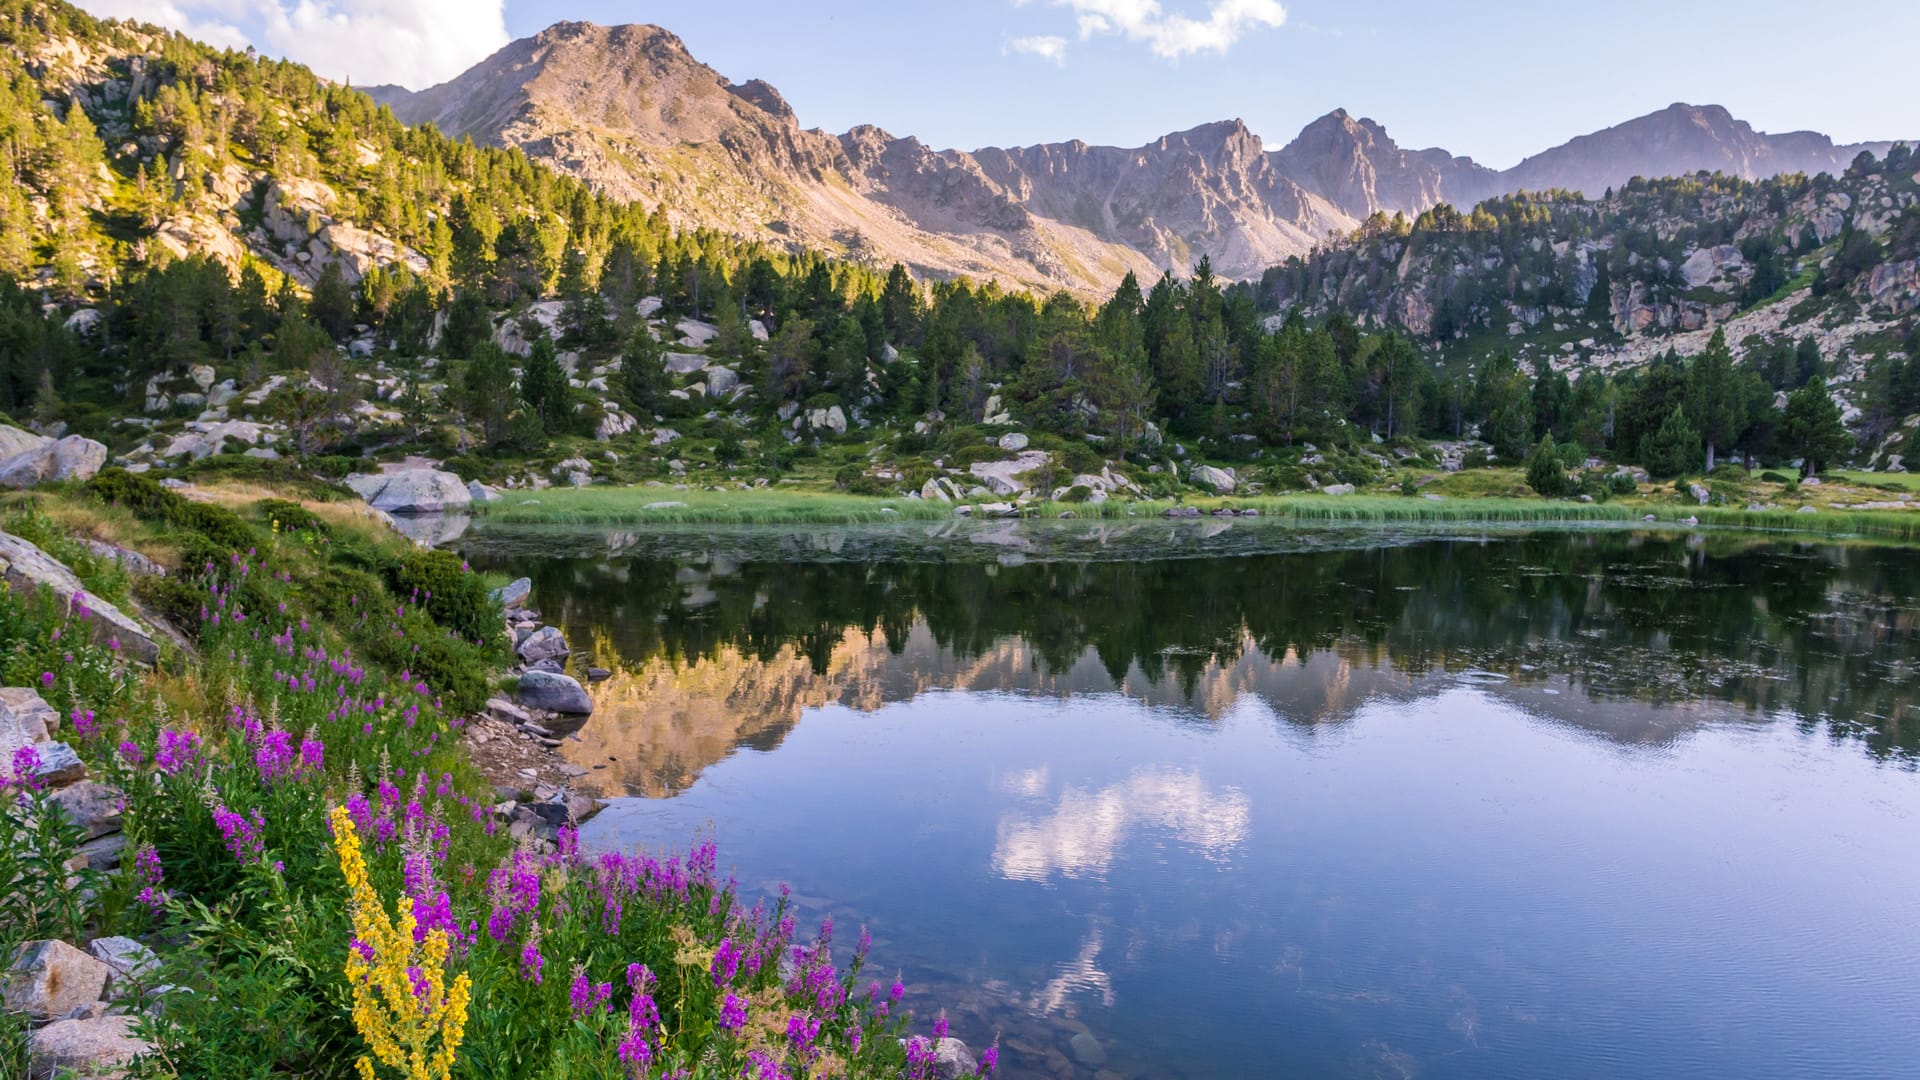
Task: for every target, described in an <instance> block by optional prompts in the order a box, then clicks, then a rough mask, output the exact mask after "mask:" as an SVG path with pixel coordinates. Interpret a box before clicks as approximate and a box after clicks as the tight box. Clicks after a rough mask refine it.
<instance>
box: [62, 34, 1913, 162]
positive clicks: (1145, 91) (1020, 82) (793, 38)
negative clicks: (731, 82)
mask: <svg viewBox="0 0 1920 1080" xmlns="http://www.w3.org/2000/svg"><path fill="white" fill-rule="evenodd" d="M80 3H81V6H83V7H86V8H88V9H90V10H93V11H95V12H97V13H100V14H108V15H132V16H137V17H140V18H144V19H148V20H154V21H161V22H166V23H169V24H171V25H174V26H176V27H181V28H185V29H188V30H189V31H190V32H193V33H195V34H196V35H198V36H201V37H204V38H207V39H209V40H215V41H219V42H222V43H227V44H242V43H250V44H253V45H255V46H257V47H259V48H261V49H262V50H263V51H266V52H270V53H275V54H278V55H286V56H291V57H292V58H294V59H296V60H300V61H302V62H304V63H308V64H311V65H313V66H314V67H315V68H316V69H317V70H319V71H320V72H321V73H322V74H324V75H328V76H332V77H335V78H348V77H350V78H352V80H353V81H354V82H355V83H358V84H362V85H365V84H370V83H375V82H389V81H391V82H400V83H404V84H406V85H411V86H414V87H416V88H417V87H420V86H424V85H430V84H432V83H434V82H439V81H442V80H444V79H446V78H448V77H450V76H451V75H453V74H455V73H457V72H459V71H460V70H462V69H464V68H465V67H466V66H467V65H469V64H471V63H473V62H474V61H477V60H479V59H480V58H481V57H483V56H485V55H486V54H487V53H489V52H491V51H493V49H495V48H497V47H499V45H501V44H503V43H504V42H505V41H507V40H509V38H510V37H521V36H525V35H528V34H532V33H535V32H537V31H538V30H539V29H540V28H542V27H544V26H546V25H547V24H549V23H551V22H554V21H556V20H559V19H586V20H591V21H594V22H601V23H621V22H651V23H657V24H659V25H662V26H665V27H666V28H668V29H669V30H672V31H674V32H675V33H677V34H679V35H680V36H681V37H682V38H684V39H685V40H686V42H687V44H688V46H689V48H690V49H691V50H692V52H693V54H694V55H695V56H696V57H698V58H699V59H700V60H702V61H704V62H705V63H707V64H709V65H711V66H713V67H714V68H716V69H718V70H719V71H720V72H721V73H722V74H724V75H726V76H728V77H730V78H732V79H735V80H742V81H743V80H746V79H749V78H763V79H766V80H767V81H768V82H770V83H772V84H773V85H775V86H777V87H778V88H779V89H780V90H781V92H782V93H783V94H785V95H786V97H787V99H788V101H789V102H791V103H792V105H793V107H794V109H795V111H796V112H797V113H798V114H799V116H800V121H801V123H803V124H805V125H807V126H809V127H816V126H817V127H823V128H826V129H828V130H830V131H836V132H837V131H844V130H846V129H847V128H848V127H850V126H852V125H854V124H856V123H873V124H878V125H879V126H881V127H883V128H886V129H887V130H889V131H891V132H893V133H895V134H897V135H907V134H912V135H918V136H920V137H921V138H922V139H924V140H926V141H927V142H929V143H931V144H933V145H935V146H939V147H949V146H957V147H962V148H967V149H972V148H976V147H980V146H985V145H995V144H997V145H1014V144H1025V143H1034V142H1044V141H1056V140H1063V139H1068V138H1080V139H1085V140H1087V141H1089V142H1094V143H1114V144H1120V145H1139V144H1141V143H1145V142H1147V141H1149V140H1151V139H1153V138H1155V137H1157V136H1159V135H1161V134H1165V133H1167V132H1170V131H1177V130H1181V129H1184V128H1188V127H1192V126H1194V125H1196V124H1201V123H1205V122H1207V121H1210V120H1219V119H1227V118H1232V117H1239V118H1241V119H1244V120H1245V121H1246V122H1247V123H1248V125H1249V126H1251V127H1252V128H1253V130H1254V131H1256V132H1258V133H1259V134H1260V135H1261V136H1262V137H1263V138H1265V139H1266V141H1267V143H1268V144H1269V145H1270V146H1274V147H1277V146H1279V145H1281V144H1283V143H1285V142H1286V141H1287V140H1288V139H1289V138H1291V137H1292V136H1293V135H1294V134H1295V133H1296V132H1297V131H1298V130H1299V129H1300V128H1301V127H1302V126H1303V125H1305V124H1306V123H1307V122H1309V121H1311V120H1312V119H1313V118H1315V117H1317V116H1320V115H1321V114H1323V113H1325V112H1327V111H1329V110H1331V109H1333V108H1336V107H1341V108H1345V109H1347V110H1348V111H1350V112H1352V113H1354V114H1355V115H1358V116H1371V117H1373V118H1374V119H1376V120H1378V121H1380V122H1381V123H1382V124H1384V125H1385V126H1386V127H1387V129H1388V131H1389V133H1391V134H1392V135H1393V137H1394V138H1395V140H1396V141H1398V142H1399V143H1400V144H1401V145H1403V146H1410V147H1424V146H1443V147H1445V148H1447V149H1448V150H1451V151H1453V152H1454V153H1458V154H1466V155H1469V156H1472V157H1474V158H1475V159H1477V160H1479V161H1481V162H1483V163H1485V164H1489V165H1493V166H1496V167H1503V166H1507V165H1511V164H1513V163H1514V162H1516V161H1518V160H1519V159H1520V158H1521V157H1523V156H1525V155H1526V154H1528V153H1531V152H1534V151H1537V150H1541V149H1545V148H1546V147H1549V146H1552V145H1555V144H1557V143H1560V142H1564V141H1565V140H1566V139H1567V138H1569V137H1571V136H1573V135H1576V134H1581V133H1583V132H1587V131H1591V130H1595V129H1597V128H1601V127H1605V126H1607V125H1610V124H1613V123H1618V122H1619V121H1622V120H1625V119H1628V118H1630V117H1634V116H1638V115H1641V114H1643V113H1647V112H1652V111H1654V110H1656V109H1660V108H1663V107H1665V106H1666V105H1668V104H1670V103H1672V102H1674V101H1689V102H1693V103H1695V104H1708V103H1712V104H1721V105H1725V106H1727V107H1728V108H1729V109H1731V110H1733V112H1734V115H1736V116H1739V117H1740V118H1742V119H1745V120H1748V121H1749V122H1751V123H1753V124H1754V126H1756V127H1758V128H1760V129H1762V130H1765V131H1790V130H1797V129H1813V130H1818V131H1824V132H1826V133H1828V134H1830V135H1833V136H1834V137H1835V138H1837V139H1839V140H1841V141H1843V142H1852V141H1860V140H1866V139H1886V138H1901V137H1905V138H1909V139H1920V64H1915V63H1913V62H1912V61H1911V59H1910V57H1909V58H1904V59H1903V58H1900V57H1899V56H1898V55H1897V54H1896V52H1895V51H1894V49H1892V48H1890V47H1889V45H1890V44H1891V43H1905V44H1904V45H1901V46H1899V51H1900V52H1902V53H1906V52H1908V51H1909V50H1910V48H1911V43H1912V42H1914V41H1916V40H1920V3H1914V2H1911V0H1880V2H1871V0H1824V2H1822V3H1818V4H1808V3H1806V2H1805V0H1800V2H1797V3H1788V2H1784V0H1746V2H1743V3H1728V2H1723V0H1665V2H1660V3H1655V2H1648V0H1614V2H1612V3H1605V4H1602V3H1582V4H1567V3H1553V2H1552V0H1547V2H1544V3H1543V2H1541V0H1532V2H1527V3H1520V2H1510V0H1495V2H1481V3H1469V4H1462V5H1453V6H1451V7H1448V6H1444V5H1434V4H1420V3H1413V2H1410V0H961V2H959V3H941V4H931V3H919V4H901V3H897V2H893V3H889V2H881V0H824V2H812V3H799V2H780V0H741V2H726V0H704V2H702V0H647V2H635V0H560V2H547V3H535V2H529V0H504V3H503V2H502V0H80Z"/></svg>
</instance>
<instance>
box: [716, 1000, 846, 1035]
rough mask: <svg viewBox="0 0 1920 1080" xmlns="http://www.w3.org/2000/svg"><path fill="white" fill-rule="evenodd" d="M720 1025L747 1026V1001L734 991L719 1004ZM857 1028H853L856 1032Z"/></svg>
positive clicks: (739, 1027) (728, 1026)
mask: <svg viewBox="0 0 1920 1080" xmlns="http://www.w3.org/2000/svg"><path fill="white" fill-rule="evenodd" d="M720 1026H721V1027H722V1028H724V1029H725V1030H727V1031H739V1030H740V1029H741V1028H743V1027H746V1026H747V1001H746V999H745V998H743V997H741V996H740V995H738V994H735V993H728V994H727V1000H725V1001H724V1002H721V1004H720ZM858 1030H859V1029H857V1028H856V1029H855V1031H856V1033H857V1032H858Z"/></svg>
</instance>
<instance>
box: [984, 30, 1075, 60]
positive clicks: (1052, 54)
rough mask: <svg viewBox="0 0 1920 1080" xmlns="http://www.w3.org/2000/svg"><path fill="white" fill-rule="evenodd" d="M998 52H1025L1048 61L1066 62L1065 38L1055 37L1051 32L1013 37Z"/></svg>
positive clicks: (1004, 53) (1003, 53)
mask: <svg viewBox="0 0 1920 1080" xmlns="http://www.w3.org/2000/svg"><path fill="white" fill-rule="evenodd" d="M1000 53H1001V55H1003V56H1004V55H1006V54H1008V53H1025V54H1027V55H1028V56H1037V57H1039V58H1040V59H1042V60H1046V61H1048V62H1050V63H1054V64H1065V63H1066V62H1067V39H1066V38H1063V37H1055V36H1053V35H1051V34H1043V35H1039V36H1035V37H1019V38H1014V39H1013V40H1012V41H1009V42H1007V43H1006V45H1005V46H1004V47H1003V48H1001V50H1000Z"/></svg>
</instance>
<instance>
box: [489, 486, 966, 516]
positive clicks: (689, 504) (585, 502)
mask: <svg viewBox="0 0 1920 1080" xmlns="http://www.w3.org/2000/svg"><path fill="white" fill-rule="evenodd" d="M668 503H678V504H680V505H677V506H672V505H660V504H668ZM481 512H482V513H484V514H485V516H486V517H487V518H488V519H489V520H493V521H506V522H513V523H516V524H529V525H639V524H645V523H658V524H685V523H695V522H698V523H706V524H716V525H797V524H811V523H849V524H850V523H858V522H878V521H901V520H906V519H917V520H922V521H931V520H944V519H946V518H950V517H952V516H953V508H952V507H950V506H947V505H945V504H944V503H930V502H923V501H921V500H919V499H876V498H869V497H866V496H861V495H847V494H843V493H839V492H828V491H795V490H789V489H768V490H758V491H675V490H673V489H672V488H660V487H595V488H578V489H569V490H559V489H555V488H549V489H547V490H545V491H537V492H526V493H524V494H509V495H508V496H507V497H506V498H505V499H504V500H503V501H501V502H499V503H495V504H493V505H491V506H488V507H486V508H484V510H482V511H481Z"/></svg>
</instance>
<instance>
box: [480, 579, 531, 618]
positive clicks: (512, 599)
mask: <svg viewBox="0 0 1920 1080" xmlns="http://www.w3.org/2000/svg"><path fill="white" fill-rule="evenodd" d="M488 595H489V596H491V597H493V599H494V600H495V602H497V603H498V604H499V605H500V606H501V607H502V608H505V609H507V610H508V611H512V610H513V609H514V608H517V607H520V606H521V605H523V604H525V603H526V602H527V598H528V597H530V596H532V595H533V579H532V578H518V579H516V580H514V581H510V582H508V583H507V584H505V585H502V586H500V587H499V588H497V589H495V590H493V591H492V592H491V593H489V594H488Z"/></svg>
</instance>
